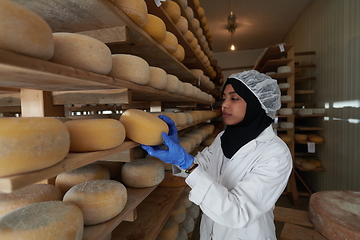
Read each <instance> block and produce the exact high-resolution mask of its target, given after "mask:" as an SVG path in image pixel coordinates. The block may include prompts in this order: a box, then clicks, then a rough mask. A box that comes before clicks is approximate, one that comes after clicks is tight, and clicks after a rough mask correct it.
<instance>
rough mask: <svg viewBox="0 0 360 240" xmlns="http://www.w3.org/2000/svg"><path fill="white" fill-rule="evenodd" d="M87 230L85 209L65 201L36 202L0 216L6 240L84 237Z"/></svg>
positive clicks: (0, 233)
mask: <svg viewBox="0 0 360 240" xmlns="http://www.w3.org/2000/svg"><path fill="white" fill-rule="evenodd" d="M83 230H84V220H83V214H82V212H81V210H80V209H79V208H78V207H77V206H76V205H74V204H72V203H68V202H64V201H48V202H40V203H34V204H31V205H28V206H25V207H22V208H19V209H17V210H15V211H13V212H11V213H9V214H6V215H5V216H3V217H1V218H0V236H1V239H4V240H7V239H18V240H25V239H26V240H49V239H67V240H81V239H82V236H83Z"/></svg>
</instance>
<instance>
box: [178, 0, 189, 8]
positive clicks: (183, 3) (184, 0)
mask: <svg viewBox="0 0 360 240" xmlns="http://www.w3.org/2000/svg"><path fill="white" fill-rule="evenodd" d="M179 3H180V6H181V7H182V8H183V9H185V8H187V6H188V1H187V0H179Z"/></svg>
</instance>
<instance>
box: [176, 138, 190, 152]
mask: <svg viewBox="0 0 360 240" xmlns="http://www.w3.org/2000/svg"><path fill="white" fill-rule="evenodd" d="M179 141H180V143H179V145H180V146H182V147H183V148H184V149H185V151H186V152H187V153H190V152H191V150H192V148H191V143H189V142H188V141H186V140H185V139H182V138H180V139H179Z"/></svg>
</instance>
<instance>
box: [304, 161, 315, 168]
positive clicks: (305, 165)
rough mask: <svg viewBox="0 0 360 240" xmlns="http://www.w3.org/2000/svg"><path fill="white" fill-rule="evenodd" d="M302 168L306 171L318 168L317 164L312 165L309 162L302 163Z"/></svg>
mask: <svg viewBox="0 0 360 240" xmlns="http://www.w3.org/2000/svg"><path fill="white" fill-rule="evenodd" d="M301 166H302V167H303V168H305V169H309V170H311V169H315V168H316V164H315V163H312V162H309V161H303V162H302V163H301Z"/></svg>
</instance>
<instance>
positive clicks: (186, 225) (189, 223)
mask: <svg viewBox="0 0 360 240" xmlns="http://www.w3.org/2000/svg"><path fill="white" fill-rule="evenodd" d="M194 227H195V221H194V219H193V218H192V217H190V216H189V215H186V218H185V220H184V222H183V224H182V228H183V229H184V230H185V231H186V232H187V233H188V234H189V233H191V232H192V231H193V230H194Z"/></svg>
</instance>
